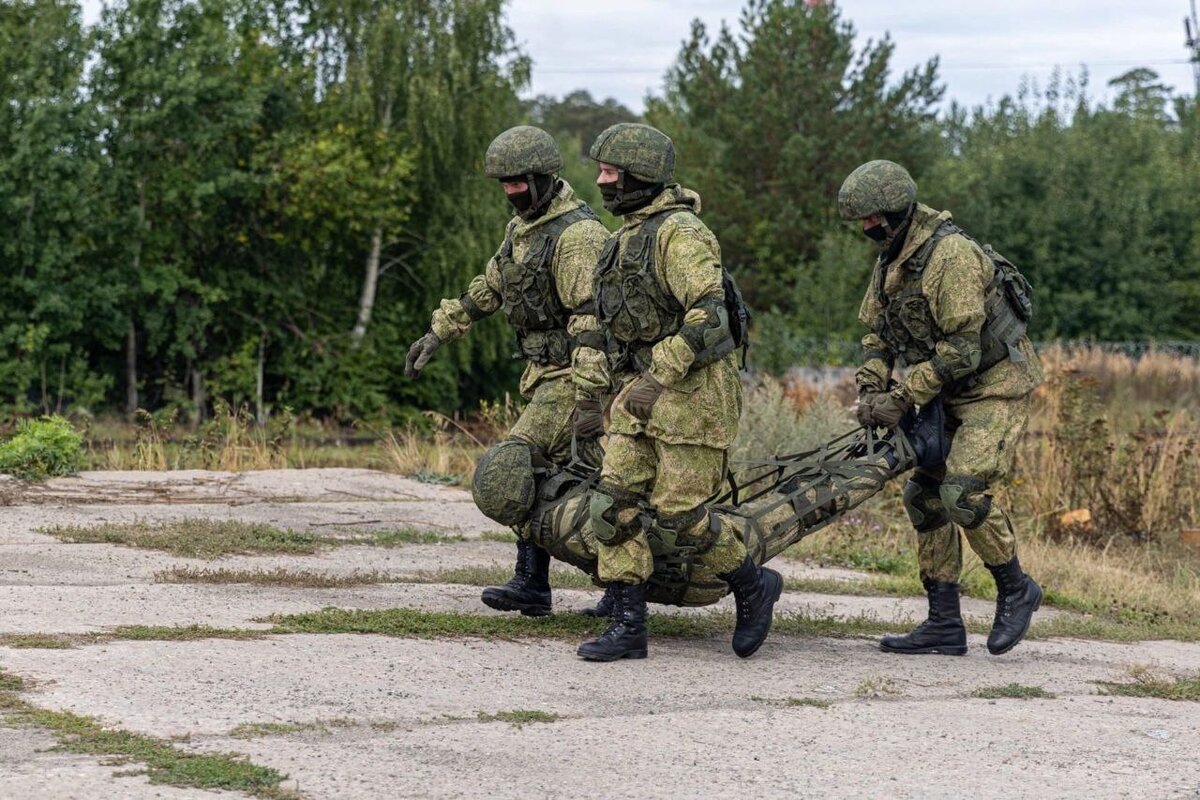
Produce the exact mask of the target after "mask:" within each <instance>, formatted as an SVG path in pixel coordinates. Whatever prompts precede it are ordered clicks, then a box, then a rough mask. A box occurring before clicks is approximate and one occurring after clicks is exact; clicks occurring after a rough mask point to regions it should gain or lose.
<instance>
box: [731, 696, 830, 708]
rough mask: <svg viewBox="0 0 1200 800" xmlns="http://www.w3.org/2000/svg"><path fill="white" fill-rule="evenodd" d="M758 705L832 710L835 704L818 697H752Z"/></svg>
mask: <svg viewBox="0 0 1200 800" xmlns="http://www.w3.org/2000/svg"><path fill="white" fill-rule="evenodd" d="M750 699H751V700H753V701H754V702H756V703H766V704H767V705H773V706H787V707H788V708H796V707H799V706H811V707H813V708H831V707H832V706H833V703H832V702H831V701H829V700H822V699H820V698H817V697H781V698H778V699H776V698H771V697H751V698H750Z"/></svg>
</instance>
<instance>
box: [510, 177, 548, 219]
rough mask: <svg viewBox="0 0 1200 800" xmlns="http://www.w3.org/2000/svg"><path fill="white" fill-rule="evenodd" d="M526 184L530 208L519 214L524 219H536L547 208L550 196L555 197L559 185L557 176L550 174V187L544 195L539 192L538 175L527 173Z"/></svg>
mask: <svg viewBox="0 0 1200 800" xmlns="http://www.w3.org/2000/svg"><path fill="white" fill-rule="evenodd" d="M525 185H526V186H528V187H529V208H527V209H525V210H524V211H522V212H520V213H519V214H518V215H517V216H519V217H520V218H521V219H523V220H531V219H535V218H537V217H538V216H540V215H541V213H542V211H544V210H545V207H546V205H547V204H548V203H549V202H550V198H552V197H554V189H555V187H556V186H557V185H558V178H557V176H554V175H551V176H550V188H549V189H547V191H546V193H545V194H544V195H541V194H538V183H537V175H535V174H534V173H532V172H531V173H529V174H527V175H525Z"/></svg>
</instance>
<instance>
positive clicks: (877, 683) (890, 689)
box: [851, 676, 904, 700]
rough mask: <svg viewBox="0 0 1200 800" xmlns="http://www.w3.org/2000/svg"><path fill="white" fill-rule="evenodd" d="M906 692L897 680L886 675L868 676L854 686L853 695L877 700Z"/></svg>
mask: <svg viewBox="0 0 1200 800" xmlns="http://www.w3.org/2000/svg"><path fill="white" fill-rule="evenodd" d="M903 694H904V693H903V692H901V691H900V687H899V686H897V685H896V682H895V681H893V680H892V679H891V678H888V677H886V676H881V677H872V676H867V677H865V678H863V679H862V681H860V682H859V684H858V686H856V687H854V691H853V692H851V695H852V696H854V697H857V698H858V699H860V700H875V699H880V698H889V697H900V696H902V695H903Z"/></svg>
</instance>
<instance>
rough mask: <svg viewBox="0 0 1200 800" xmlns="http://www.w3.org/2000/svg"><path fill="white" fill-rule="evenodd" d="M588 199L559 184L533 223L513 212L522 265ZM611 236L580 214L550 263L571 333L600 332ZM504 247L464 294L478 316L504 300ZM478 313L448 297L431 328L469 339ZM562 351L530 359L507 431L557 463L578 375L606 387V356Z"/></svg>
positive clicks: (515, 248)
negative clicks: (593, 305)
mask: <svg viewBox="0 0 1200 800" xmlns="http://www.w3.org/2000/svg"><path fill="white" fill-rule="evenodd" d="M584 205H585V204H584V202H583V201H582V200H580V199H579V198H578V197H577V196H576V195H575V191H574V190H573V189H572V188H571V186H570V184H568V183H567V182H566V181H561V185H560V187H559V189H558V191H557V193H556V196H555V197H554V199H553V200H551V201H550V206H549V208H548V209H547V210H546V212H545V213H544V214H543V215H542V216H540V217H538V218H537V219H535V220H533V221H525V220H522V219H520V218H519V217H514V218H513V219H512V220H511V221H510V222H509V223H508V229H507V231H506V241H507V240H511V243H512V254H511V255H512V258H513V259H514V260H515V261H517V262H518V263H519V262H522V261H524V260H525V259H526V258H527V257H528V256H529V250H530V247H531V246H534V245H537V246H540V245H541V243H542V242H544V241H545V238H544V237H541V236H539V234H540V233H542V232H543V231H544V229H545V227H546V226H547V224H549V223H551V222H553V221H554V220H556V219H558V218H559V217H561V216H563V215H564V214H568V213H570V212H573V211H575V210H576V209H578V208H581V207H583V206H584ZM607 238H608V230H607V229H606V228H605V227H604V226H603V225H602V224H601V223H600V222H599V221H597V220H595V219H592V218H587V219H581V220H579V221H578V222H575V223H573V224H571V225H570V226H569V227H568V228H567V229H566V230H565V231H563V233H562V235H561V236H560V237H559V240H558V245H557V247H556V248H555V251H554V257H553V260H552V262H551V271H552V273H553V276H554V289H555V291H556V292H557V295H558V299H559V300H560V301H561V302H562V304H563V306H564V307H565V308H567V309H569V310H571V311H572V312H574V313H573V314H572V316H571V317H570V320H569V321H568V323H567V330H566V333H567V334H568V336H570V337H577V336H578V335H579V334H580V333H582V332H584V331H595V330H597V329H598V327H599V325H598V323H597V322H596V317H595V315H594V314H593V313H592V312H591V310H590V307H589V304H590V301H591V299H592V273H593V271H594V270H595V267H596V259H597V258H598V256H599V254H600V249H601V247H603V245H604V241H605V239H607ZM504 250H505V247H504V246H503V245H502V246H501V248H500V250H499V251H497V253H496V255H495V256H494V257H493V258H492V259H491V260H490V261H489V262H488V264H487V267H486V268H485V270H484V272H483V274H482V275H477V276H476V277H475V278H474V279H473V280H472V281H471V283H470V285H469V286H468V287H467V291H466V294H465V295H464V297H465V298H467V300H468V301H469V303H473V304H474V307H475V308H476V309H478V310H477V311H475V312H474V314H475V318H476V319H478V318H481V316H486V315H490V314H494V313H495V312H497V311H499V310H501V307H502V306H503V304H504V298H503V295H502V287H501V274H500V270H501V263H502V262H503V260H504ZM472 322H473V320H472V313H471V311H469V310H468V308H467V304H466V303H464V299H463V298H461V297H460V298H448V299H445V300H443V301H442V302H441V305H440V307H439V308H438V309H437V310H436V311H434V312H433V319H432V322H431V324H430V330H432V331H433V333H434V334H436V335H437V337H438V338H439V339H441V340H442V341H443V342H445V341H449V340H451V339H458V338H461V337H462V336H465V335H466V333H467V331H469V330H470V328H471V325H472ZM575 352H576V355H575V356H574V357H572V355H571V354H569V353H568V354H566V355H565V356H564V354H563V353H558V354H557V357H556V358H555V359H554V361H555V362H557V363H545V364H537V363H534V362H533V361H530V362H529V364H528V365H527V366H526V367H525V372H524V374H523V375H522V376H521V387H520V390H521V396H522V397H523V398H524V399H525V400H526V401H527V403H528V404H527V405H526V407H525V410H524V411H523V412H522V414H521V417H520V419H518V420H517V423H516V424H515V425H514V426H513V427H512V430H510V431H509V436H510V437H515V438H518V439H521V440H523V441H525V442H528V443H529V444H531V445H533V446H534V447H535V448H537V449H539V450H540V451H542V453H544V454H545V456H546V457H547V458H549V459H550V460H551V461H554V462H556V463H565V462H566V461H567V460H569V458H570V455H571V414H572V412H573V411H574V408H575V395H576V391H575V384H574V382H573V379H572V373H573V372H577V374H578V377H577V378H576V379H575V380H579V381H584V382H590V383H593V384H597V385H606V384H607V383H608V381H609V377H608V367H607V363H606V362H605V361H604V360H602V359H601V360H596V359H594V358H590V359H589V357H588V356H587V355H585V356H584V357H583V358H579V357H578V350H576V351H575Z"/></svg>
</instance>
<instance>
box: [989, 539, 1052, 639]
mask: <svg viewBox="0 0 1200 800" xmlns="http://www.w3.org/2000/svg"><path fill="white" fill-rule="evenodd" d="M987 568H988V569H989V570H991V572H992V577H993V578H995V579H996V619H995V621H994V622H992V632H991V633H989V634H988V641H987V645H988V652H989V653H991V654H992V655H994V656H998V655H1001V654H1003V653H1007V652H1008V651H1009V650H1012V649H1013V648H1014V647H1016V646H1017V644H1018V643H1019V642H1020V641H1021V640H1022V639H1024V638H1025V634H1026V632H1028V631H1029V623H1030V622H1032V621H1033V612H1035V611H1037V610H1038V607H1039V606H1041V604H1042V587H1040V586H1038V585H1037V583H1035V582H1034V580H1033V578H1031V577H1029V576H1028V575H1026V574H1025V573H1024V572H1023V571H1022V570H1021V564H1020V563H1019V562H1018V561H1017V557H1016V556H1013V558H1012V561H1009V562H1008V563H1007V564H1001V565H1000V566H998V567H993V566H992V565H991V564H988V565H987Z"/></svg>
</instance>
